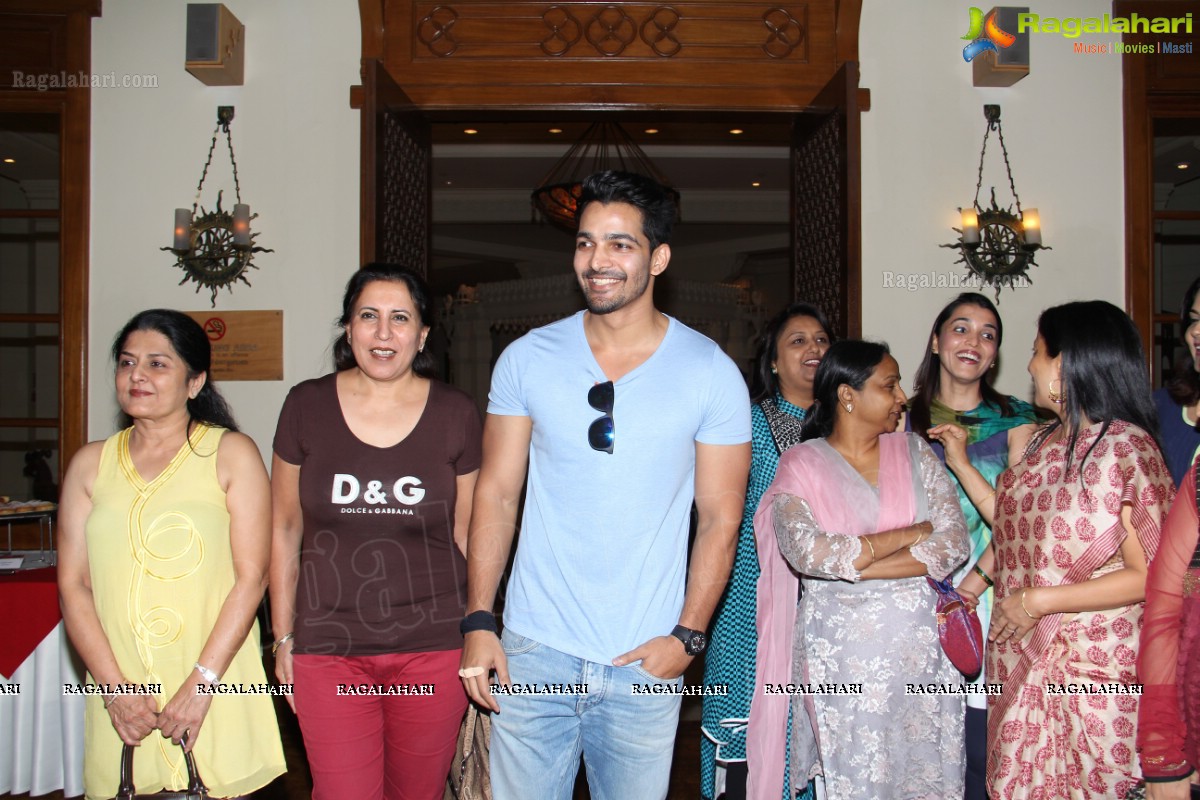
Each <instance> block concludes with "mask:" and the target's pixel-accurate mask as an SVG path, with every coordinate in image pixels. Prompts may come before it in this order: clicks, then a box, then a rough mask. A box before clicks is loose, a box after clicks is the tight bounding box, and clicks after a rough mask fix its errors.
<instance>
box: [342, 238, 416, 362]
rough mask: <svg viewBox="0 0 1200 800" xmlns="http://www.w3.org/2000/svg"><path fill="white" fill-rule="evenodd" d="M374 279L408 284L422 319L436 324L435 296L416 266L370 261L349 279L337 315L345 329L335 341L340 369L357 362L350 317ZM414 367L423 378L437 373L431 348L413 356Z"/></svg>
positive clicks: (409, 291)
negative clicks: (340, 312) (413, 267)
mask: <svg viewBox="0 0 1200 800" xmlns="http://www.w3.org/2000/svg"><path fill="white" fill-rule="evenodd" d="M375 281H392V282H393V283H403V284H404V285H405V286H406V287H408V293H409V295H410V296H411V297H412V300H413V305H415V306H416V307H417V316H418V317H419V318H420V320H419V321H420V323H421V324H422V325H424V326H426V327H429V328H433V320H434V312H433V299H432V297H431V296H430V293H429V285H428V284H426V283H425V279H424V278H422V277H421V276H420V274H419V273H418V272H417V271H416V270H414V269H411V268H409V267H405V266H401V265H400V264H385V263H381V262H371V263H370V264H367V265H365V266H364V267H363V268H362V269H360V270H358V271H357V272H355V273H354V274H353V275H351V276H350V280H348V281H346V291H345V293H344V294H343V295H342V316H340V317H339V318H338V322H337V324H338V326H339V327H340V328H341V329H342V333H341V335H340V336H338V338H337V339H336V340H334V343H333V366H334V369H336V370H337V371H338V372H341V371H342V370H346V369H352V368H354V367H357V366H358V362H357V361H356V360H355V358H354V350H353V349H352V348H351V347H350V340H349V338H348V337H347V336H346V326H347V325H349V324H350V318H351V316H353V315H354V306H355V305H356V304H357V303H358V298H359V297H361V296H362V293H363V289H365V288H367V285H368V284H371V283H374V282H375ZM412 371H413V372H415V373H416V374H417V375H420V376H421V377H422V378H435V377H437V366H436V364H435V362H434V359H433V355H432V354H431V353H430V352H429V350H428V349H425V350H422V351H420V352H418V353H417V356H416V358H414V359H413V365H412Z"/></svg>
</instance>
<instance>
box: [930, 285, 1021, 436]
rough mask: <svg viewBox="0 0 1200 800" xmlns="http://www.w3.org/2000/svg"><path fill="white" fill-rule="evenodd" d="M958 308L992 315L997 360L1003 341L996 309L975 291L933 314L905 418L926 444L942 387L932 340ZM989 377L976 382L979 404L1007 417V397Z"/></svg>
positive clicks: (957, 298)
mask: <svg viewBox="0 0 1200 800" xmlns="http://www.w3.org/2000/svg"><path fill="white" fill-rule="evenodd" d="M960 306H976V307H978V308H982V309H983V310H984V311H990V312H992V316H993V317H995V318H996V356H997V357H999V355H1000V343H1001V342H1002V341H1004V323H1003V322H1002V321H1001V320H1000V312H999V311H997V310H996V306H995V305H993V304H992V301H991V300H988V299H987V298H986V297H984V296H983V295H981V294H979V293H977V292H963V293H962V294H960V295H959V296H958V297H956V298H954V299H953V300H951V301H950V302H949V303H948V304H947V305H946V307H945V308H943V309H942V310H941V312H940V313H939V314H938V315H937V319H935V320H934V321H933V330H932V331H931V332H930V334H929V336H928V337H927V338H926V339H925V357H924V358H922V359H921V366H919V367H917V373H916V376H915V377H914V378H913V395H912V397H911V398H910V399H909V402H908V418H909V421H910V423H911V427H912V430H913V431H915V432H916V433H918V434H919V435H921V436H922V437H923V438H924V439H925V441H929V428H930V426H931V425H933V421H932V420H931V419H930V411H929V408H930V406H932V405H933V401H934V400H936V399H937V396H938V392H939V391H940V390H941V385H942V362H941V360H940V359H939V358H938V356H937V354H936V353H934V352H933V340H934V338H936V337H937V336H938V335H939V334H940V333H941V330H942V326H943V325H945V324H946V323H947V322H948V321H949V320H950V319H951V318H952V317H953V316H954V312H955V311H957V310H958V308H959V307H960ZM991 378H992V371H991V370H988V371H987V372H985V373H984V374H983V377H982V378H981V379H980V381H979V391H980V392H981V393H982V395H983V402H985V403H987V404H988V405H992V406H997V407H998V408H999V409H1000V416H1002V417H1011V416H1012V415H1013V410H1012V407H1011V406H1010V405H1009V403H1008V398H1007V397H1005V396H1004V395H1002V394H1000V393H999V392H997V391H996V390H995V389H993V388H992V384H991Z"/></svg>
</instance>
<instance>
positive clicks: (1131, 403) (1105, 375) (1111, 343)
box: [1028, 300, 1162, 469]
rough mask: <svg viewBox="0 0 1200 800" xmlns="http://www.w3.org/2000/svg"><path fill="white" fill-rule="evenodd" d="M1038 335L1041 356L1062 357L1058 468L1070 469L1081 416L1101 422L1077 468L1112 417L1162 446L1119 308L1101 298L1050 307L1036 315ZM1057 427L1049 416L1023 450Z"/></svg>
mask: <svg viewBox="0 0 1200 800" xmlns="http://www.w3.org/2000/svg"><path fill="white" fill-rule="evenodd" d="M1038 333H1039V334H1040V335H1041V337H1042V341H1043V342H1044V343H1045V345H1046V355H1048V356H1049V357H1050V358H1054V357H1055V356H1058V355H1061V356H1062V381H1061V383H1062V390H1063V391H1064V392H1065V393H1066V398H1065V400H1064V402H1065V403H1066V406H1065V410H1066V417H1067V423H1066V424H1067V442H1066V446H1067V456H1066V462H1065V464H1064V465H1063V467H1064V469H1070V467H1071V458H1072V456H1073V455H1074V453H1075V443H1076V442H1077V441H1078V440H1079V426H1080V422H1081V421H1082V420H1083V419H1084V418H1085V417H1086V418H1087V419H1088V420H1089V421H1091V422H1093V423H1095V422H1100V423H1103V425H1102V426H1101V428H1100V434H1099V436H1097V437H1096V439H1095V440H1094V441H1093V442H1092V444H1091V446H1089V447H1088V450H1087V452H1086V453H1084V454H1083V458H1082V459H1080V462H1079V463H1080V467H1082V466H1083V462H1084V461H1086V460H1087V457H1088V456H1089V455H1090V454H1091V452H1092V448H1093V447H1095V446H1096V442H1098V441H1100V439H1101V438H1102V437H1103V436H1104V434H1105V432H1106V431H1107V430H1108V426H1109V425H1110V424H1111V423H1112V421H1113V420H1124V421H1125V422H1129V423H1132V424H1134V425H1137V426H1138V427H1139V428H1141V429H1142V430H1144V431H1146V433H1148V434H1150V435H1151V436H1152V437H1153V438H1154V441H1155V443H1156V444H1157V445H1158V449H1159V450H1162V441H1161V439H1160V438H1159V435H1158V412H1157V411H1156V410H1155V408H1154V399H1153V398H1152V397H1151V396H1150V379H1149V376H1148V375H1147V374H1146V356H1145V353H1144V351H1143V350H1142V338H1141V336H1139V335H1138V332H1137V328H1135V327H1134V325H1133V320H1131V319H1129V316H1128V315H1127V314H1126V313H1125V312H1124V311H1122V310H1121V309H1119V308H1117V307H1116V306H1114V305H1113V304H1112V303H1107V302H1105V301H1103V300H1089V301H1086V302H1078V303H1066V304H1065V305H1061V306H1054V307H1053V308H1048V309H1046V310H1045V311H1043V312H1042V315H1041V316H1040V317H1039V318H1038ZM1040 388H1041V387H1038V389H1039V390H1040ZM1060 425H1062V423H1061V422H1060V421H1058V420H1057V419H1055V420H1054V421H1053V422H1051V423H1050V424H1049V425H1047V426H1045V427H1044V428H1042V429H1041V430H1040V431H1038V433H1037V434H1035V435H1034V437H1033V439H1032V440H1031V441H1030V443H1029V449H1028V452H1033V451H1035V450H1037V449H1038V448H1039V447H1041V445H1042V443H1043V442H1045V441H1046V439H1047V438H1048V437H1049V436H1050V435H1051V434H1053V433H1054V431H1056V430H1057V429H1058V427H1059V426H1060Z"/></svg>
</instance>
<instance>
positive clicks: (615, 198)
mask: <svg viewBox="0 0 1200 800" xmlns="http://www.w3.org/2000/svg"><path fill="white" fill-rule="evenodd" d="M592 203H601V204H602V205H608V204H609V203H628V204H629V205H631V206H633V207H634V208H636V209H637V210H638V211H640V212H642V235H643V236H645V237H646V239H648V240H649V242H650V249H651V250H654V248H656V247H658V246H659V245H660V244H669V243H670V241H671V226H672V225H674V224H675V215H676V213H677V209H676V207H675V198H674V197H673V196H672V195H671V193H670V192H669V191H667V188H666V187H665V186H663V185H662V184H661V183H659V182H658V181H656V180H654V179H653V178H648V177H646V176H645V175H639V174H637V173H636V172H620V171H618V170H615V169H607V170H604V171H603V172H596V173H593V174H591V175H589V176H587V177H586V178H584V180H583V193H582V194H581V195H580V196H579V204H578V205H577V206H576V207H575V225H576V227H578V226H579V220H580V219H582V218H583V210H584V209H585V208H587V207H588V206H589V205H590V204H592Z"/></svg>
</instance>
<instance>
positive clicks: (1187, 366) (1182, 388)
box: [1167, 277, 1200, 431]
mask: <svg viewBox="0 0 1200 800" xmlns="http://www.w3.org/2000/svg"><path fill="white" fill-rule="evenodd" d="M1198 293H1200V277H1198V278H1196V280H1194V281H1192V285H1191V286H1189V287H1188V290H1187V292H1185V293H1184V295H1183V307H1182V308H1181V309H1180V311H1179V335H1180V336H1183V335H1184V333H1186V331H1187V329H1188V327H1189V326H1190V325H1191V324H1192V322H1193V320H1192V318H1191V317H1192V304H1193V303H1195V302H1196V295H1197V294H1198ZM1184 344H1187V346H1188V355H1187V358H1183V359H1180V360H1179V361H1178V362H1176V363H1175V368H1174V370H1172V373H1171V380H1169V381H1168V382H1167V393H1168V394H1170V395H1171V399H1172V400H1174V401H1175V402H1176V403H1178V404H1179V405H1181V406H1194V405H1195V404H1196V403H1197V402H1200V373H1197V372H1196V363H1195V361H1194V359H1193V356H1192V352H1191V351H1192V346H1191V344H1189V343H1188V342H1186V341H1185V342H1184ZM1196 430H1197V431H1200V419H1198V420H1196Z"/></svg>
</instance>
